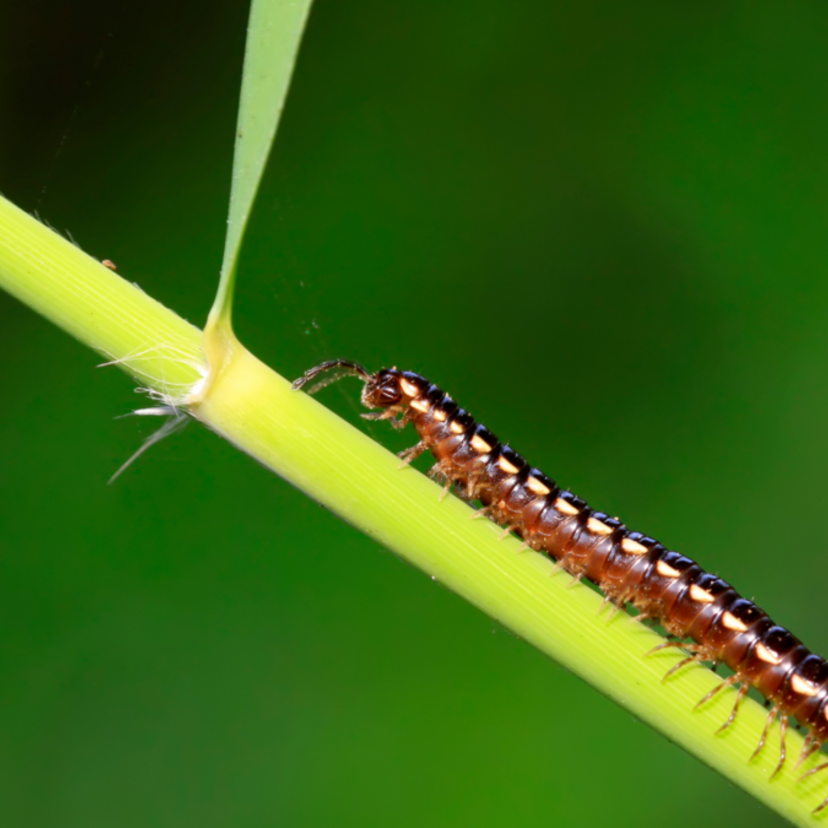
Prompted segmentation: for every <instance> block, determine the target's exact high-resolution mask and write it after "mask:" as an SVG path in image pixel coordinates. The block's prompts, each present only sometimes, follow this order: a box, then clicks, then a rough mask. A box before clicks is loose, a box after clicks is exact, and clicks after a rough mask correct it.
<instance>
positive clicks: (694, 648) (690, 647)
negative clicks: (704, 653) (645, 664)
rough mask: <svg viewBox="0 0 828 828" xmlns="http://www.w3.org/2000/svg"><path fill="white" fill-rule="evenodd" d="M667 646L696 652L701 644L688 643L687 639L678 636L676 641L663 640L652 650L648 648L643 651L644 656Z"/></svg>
mask: <svg viewBox="0 0 828 828" xmlns="http://www.w3.org/2000/svg"><path fill="white" fill-rule="evenodd" d="M669 647H681V649H682V650H687V652H688V653H698V652H699V651H700V650H701V644H693V643H692V642H691V643H688V642H687V641H684V640H683V639H680V638H679V639H677V640H676V641H665V642H664V643H663V644H659V645H658V646H657V647H653V649H652V650H648V651H647V652H646V653H644V658H647V656H651V655H652V654H653V653H657V652H659V650H666V649H668V648H669Z"/></svg>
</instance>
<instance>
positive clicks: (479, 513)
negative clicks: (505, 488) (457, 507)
mask: <svg viewBox="0 0 828 828" xmlns="http://www.w3.org/2000/svg"><path fill="white" fill-rule="evenodd" d="M491 510H492V507H491V506H481V507H480V508H479V509H475V510H474V511H473V512H472V513H471V515H470V516H469V518H470V519H471V520H477V519H478V518H482V517H488V516H489V512H491Z"/></svg>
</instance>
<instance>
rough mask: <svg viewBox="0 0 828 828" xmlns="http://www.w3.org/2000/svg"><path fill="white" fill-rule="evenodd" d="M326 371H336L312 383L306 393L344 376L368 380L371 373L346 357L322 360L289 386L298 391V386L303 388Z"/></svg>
mask: <svg viewBox="0 0 828 828" xmlns="http://www.w3.org/2000/svg"><path fill="white" fill-rule="evenodd" d="M326 371H336V373H335V374H334V375H333V376H330V377H327V378H326V379H324V380H322V381H321V382H318V383H316V384H315V385H313V386H312V387H311V388H309V389H308V390H307V393H308V394H315V393H316V392H317V391H319V390H320V389H322V388H325V387H326V386H328V385H330V384H331V383H334V382H336V381H337V380H341V379H343V378H344V377H357V378H358V379H361V380H362V381H363V382H368V380H370V379H371V374H369V373H368V371H366V370H365V368H363V367H362V366H361V365H360V364H359V363H358V362H351V361H350V360H347V359H331V360H329V361H328V362H323V363H322V364H321V365H317V366H316V367H315V368H311V369H310V370H308V371H305V373H304V374H303V375H302V376H301V377H299V379H298V380H294V382H293V383H292V384H291V386H290V387H291V388H292V389H293V390H294V391H298V390H299V389H300V388H304V387H305V385H307V384H308V383H309V382H310V381H311V380H313V379H315V378H316V377H318V376H319V375H320V374H324V373H325V372H326Z"/></svg>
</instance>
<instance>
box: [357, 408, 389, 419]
mask: <svg viewBox="0 0 828 828" xmlns="http://www.w3.org/2000/svg"><path fill="white" fill-rule="evenodd" d="M397 410H398V409H396V408H386V409H384V410H383V411H369V412H368V413H367V414H360V415H359V416H360V417H362V419H363V420H393V419H394V417H396V416H397ZM395 422H396V421H395Z"/></svg>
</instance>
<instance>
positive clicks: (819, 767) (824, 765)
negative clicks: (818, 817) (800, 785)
mask: <svg viewBox="0 0 828 828" xmlns="http://www.w3.org/2000/svg"><path fill="white" fill-rule="evenodd" d="M825 768H828V762H823V763H822V764H821V765H817V766H816V767H815V768H811V770H809V771H808V772H807V773H803V774H802V776H800V777H799V781H800V782H801V781H802V780H803V779H807V778H808V777H809V776H813V775H814V774H815V773H819V772H820V771H821V770H825ZM826 801H828V800H826ZM820 807H822V808H824V807H825V803H823V804H822V805H821V806H820Z"/></svg>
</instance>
